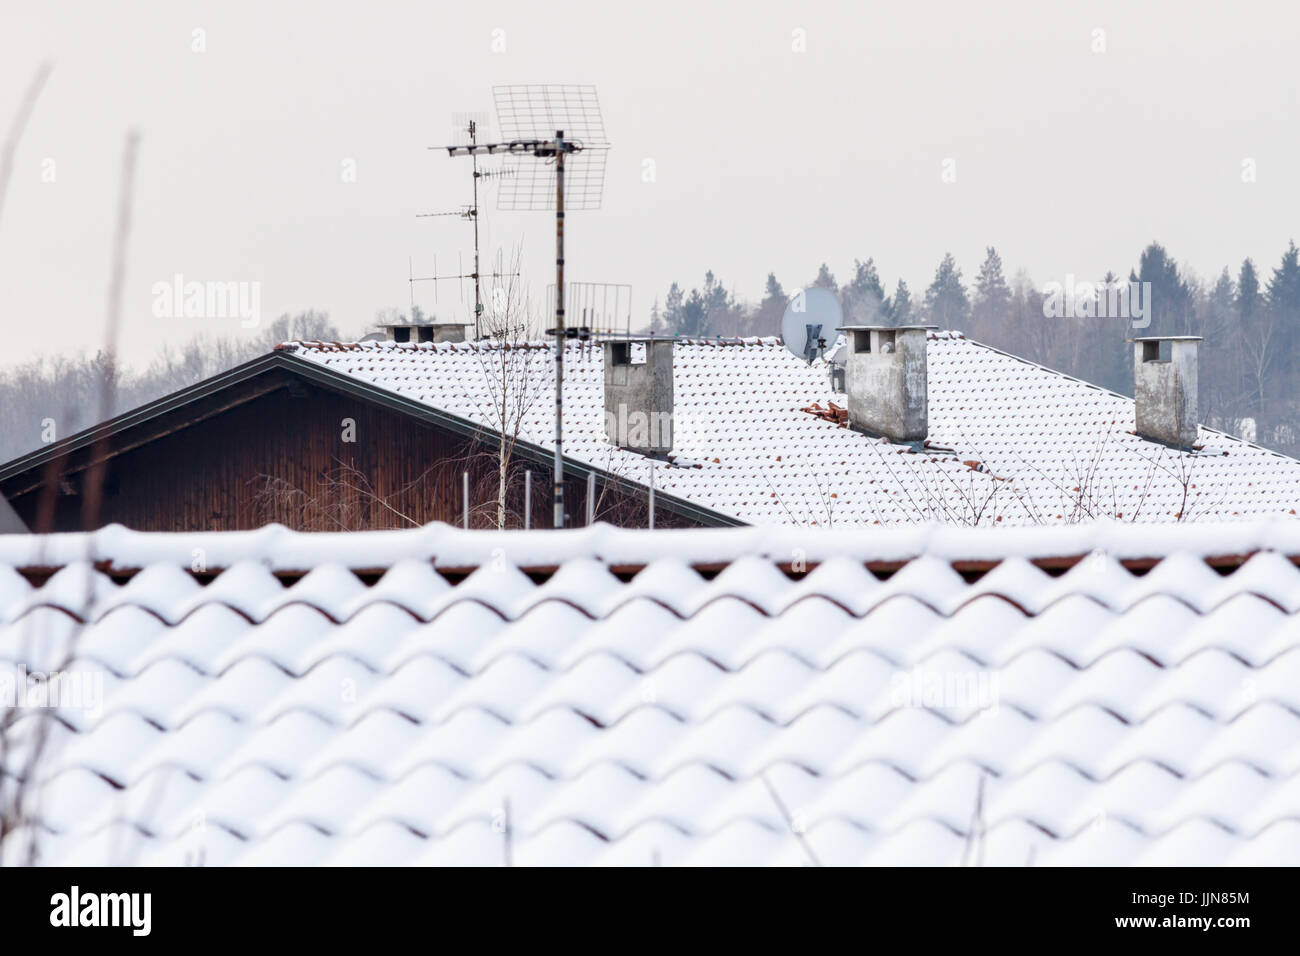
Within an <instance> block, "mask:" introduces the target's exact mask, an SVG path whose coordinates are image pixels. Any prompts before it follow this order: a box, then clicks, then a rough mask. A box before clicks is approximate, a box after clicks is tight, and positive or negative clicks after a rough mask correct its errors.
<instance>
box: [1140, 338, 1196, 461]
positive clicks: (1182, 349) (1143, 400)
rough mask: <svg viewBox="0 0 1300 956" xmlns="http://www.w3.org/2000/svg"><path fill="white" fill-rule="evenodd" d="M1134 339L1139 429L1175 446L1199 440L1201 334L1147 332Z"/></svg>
mask: <svg viewBox="0 0 1300 956" xmlns="http://www.w3.org/2000/svg"><path fill="white" fill-rule="evenodd" d="M1129 341H1131V342H1132V343H1133V401H1134V411H1135V417H1136V420H1137V433H1138V434H1139V435H1141V436H1142V437H1143V438H1149V439H1151V440H1152V441H1158V442H1161V443H1163V444H1165V445H1172V446H1174V447H1175V448H1190V447H1192V445H1194V444H1195V443H1196V425H1197V417H1196V401H1197V394H1196V374H1197V369H1196V349H1197V345H1198V344H1199V343H1200V341H1201V337H1200V336H1199V335H1147V336H1143V337H1141V338H1134V339H1130V340H1129Z"/></svg>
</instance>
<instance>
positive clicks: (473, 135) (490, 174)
mask: <svg viewBox="0 0 1300 956" xmlns="http://www.w3.org/2000/svg"><path fill="white" fill-rule="evenodd" d="M487 125H488V119H487V114H486V113H453V114H452V134H451V135H452V142H453V143H454V144H455V145H456V146H468V147H474V146H477V145H478V135H479V132H480V131H481V130H483V129H486V128H487ZM470 157H471V162H472V172H473V191H472V193H471V196H472V199H471V201H470V203H469V204H468V205H464V206H461V207H460V209H457V210H455V211H452V212H423V213H417V214H416V218H417V219H436V218H442V217H445V216H456V217H457V218H459V219H465V220H467V221H469V222H470V223H471V224H472V225H473V226H474V269H473V271H472V272H466V271H465V268H464V265H463V264H462V265H461V266H460V267H459V271H458V272H457V274H455V275H439V274H438V260H437V257H435V258H434V260H433V272H434V274H433V275H431V276H419V277H416V276H415V275H414V273H413V272H411V271H410V268H411V267H410V264H409V263H408V276H409V281H410V283H411V311H412V313H414V311H415V283H416V282H425V281H431V282H433V301H434V302H435V303H436V302H437V301H438V283H439V282H441V281H450V280H453V279H456V280H461V281H462V282H463V281H464V280H465V279H473V280H474V338H475V339H480V338H482V337H483V328H482V321H483V279H485V278H487V279H504V278H507V276H511V275H514V276H517V275H518V273H517V272H516V273H505V272H502V271H501V263H500V256H498V257H497V269H496V271H494V272H490V273H488V274H487V275H483V274H482V273H481V272H480V271H479V241H478V223H479V203H478V181H479V180H480V179H498V178H508V177H510V176H513V175H515V172H514V170H513V169H506V168H498V169H483V170H481V169H479V165H478V153H477V152H471V153H470ZM461 301H462V302H464V301H465V296H464V290H463V289H462V294H461Z"/></svg>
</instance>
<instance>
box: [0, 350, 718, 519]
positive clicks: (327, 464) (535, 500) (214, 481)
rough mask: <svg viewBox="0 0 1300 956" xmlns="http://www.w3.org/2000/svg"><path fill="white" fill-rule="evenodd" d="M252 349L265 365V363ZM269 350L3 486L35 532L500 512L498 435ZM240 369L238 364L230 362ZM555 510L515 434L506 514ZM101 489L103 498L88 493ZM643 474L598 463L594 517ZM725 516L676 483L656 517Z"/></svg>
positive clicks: (628, 502) (631, 496)
mask: <svg viewBox="0 0 1300 956" xmlns="http://www.w3.org/2000/svg"><path fill="white" fill-rule="evenodd" d="M259 363H260V364H259ZM306 365H307V363H306V362H305V361H304V360H302V359H298V358H296V357H294V356H292V355H285V354H284V353H275V354H274V355H272V356H267V357H266V358H265V359H260V360H256V361H255V362H254V363H249V366H244V367H241V369H238V370H235V371H234V373H228V374H227V375H225V376H218V377H217V378H216V379H213V380H210V381H209V382H207V383H202V384H201V385H200V386H195V387H194V388H193V389H187V390H185V391H184V392H180V393H176V395H175V396H169V397H168V398H167V399H163V400H161V401H160V402H158V403H153V404H152V405H151V406H146V407H145V408H143V409H138V410H136V411H135V412H131V413H128V414H127V415H124V416H119V418H118V419H114V420H113V422H110V423H107V424H106V425H105V426H100V427H99V428H98V429H92V430H91V431H89V432H85V433H82V434H81V435H78V436H73V437H72V438H70V439H67V440H65V441H64V442H62V443H60V444H59V445H55V446H51V447H50V448H49V449H46V450H43V451H42V452H38V453H36V454H34V455H30V456H26V457H25V458H24V459H19V460H18V461H16V462H13V463H10V465H7V466H5V468H4V469H3V470H0V491H3V493H4V494H5V496H6V497H7V498H8V499H9V501H10V502H11V504H12V505H13V507H14V509H15V510H16V511H17V512H18V514H19V515H20V516H21V517H22V519H23V521H24V522H25V523H26V524H27V526H28V528H30V529H31V530H32V531H37V532H39V531H46V530H53V531H71V530H82V529H84V528H86V527H99V526H102V525H105V524H111V523H120V524H123V525H126V526H127V527H131V528H137V529H141V530H151V531H188V530H230V529H248V528H256V527H260V526H261V525H264V524H267V523H271V522H277V523H280V524H283V525H286V526H288V527H291V528H298V529H303V530H321V531H324V530H361V529H369V528H404V527H412V526H415V525H419V524H424V523H427V522H430V521H446V522H449V523H454V524H461V523H462V520H463V516H464V508H465V501H466V496H465V494H464V492H463V487H464V485H463V481H464V479H463V477H462V476H463V475H464V474H465V473H468V475H469V496H468V502H469V511H470V526H471V527H495V526H496V522H497V509H496V499H497V467H498V462H497V442H496V438H495V435H494V434H492V433H488V432H483V431H482V430H479V429H476V428H475V427H474V426H471V425H470V424H469V423H467V422H463V421H462V420H458V419H454V418H452V417H450V416H447V415H445V414H443V413H439V412H437V411H436V410H428V409H427V408H426V407H424V406H419V407H416V406H415V405H413V404H412V403H409V402H407V401H406V400H404V399H399V398H397V397H396V396H391V394H389V393H380V392H377V391H376V390H374V389H373V388H370V387H367V386H363V385H361V384H359V383H356V382H355V381H345V380H343V378H342V377H341V376H339V375H338V373H334V372H330V371H328V370H324V369H321V368H320V367H319V366H315V367H306ZM241 372H242V373H243V374H239V373H241ZM525 471H531V472H532V491H533V495H532V509H531V515H532V526H533V527H550V525H551V515H552V509H551V484H550V482H551V469H550V467H549V457H548V456H547V455H546V454H545V453H544V451H543V450H542V449H538V448H535V447H533V446H528V445H526V444H523V443H521V444H520V445H519V446H518V447H517V449H516V452H515V455H514V460H513V463H512V467H511V470H510V474H509V476H508V478H509V480H508V489H509V491H508V495H507V521H506V523H507V526H509V527H522V526H523V520H524V513H525V507H524V487H525ZM566 478H568V480H566V487H565V496H566V504H567V511H568V514H569V521H568V524H569V526H574V525H580V524H583V523H585V518H586V511H587V502H586V497H587V487H588V484H587V475H586V468H585V466H580V465H574V466H569V465H566ZM96 489H98V490H99V493H100V496H99V497H100V500H98V501H96V500H95V498H96V495H95V492H96ZM647 497H648V495H647V492H646V491H645V489H643V488H640V487H638V486H636V485H633V484H630V483H628V482H625V481H623V480H620V479H618V478H616V477H614V476H609V475H603V474H600V473H597V478H596V495H595V501H596V509H595V510H596V519H597V520H599V521H607V522H610V523H612V524H619V525H624V526H629V527H645V525H646V523H647V521H648V501H647ZM719 523H729V522H726V520H725V519H722V521H719V520H715V517H714V516H713V515H712V514H711V513H709V512H707V511H706V510H705V509H696V508H693V507H692V506H690V505H689V504H688V503H685V502H681V501H678V500H676V499H673V498H671V497H670V496H664V495H660V496H658V497H657V498H656V508H655V524H656V526H657V527H684V526H698V525H710V524H719Z"/></svg>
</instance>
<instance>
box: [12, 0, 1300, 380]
mask: <svg viewBox="0 0 1300 956" xmlns="http://www.w3.org/2000/svg"><path fill="white" fill-rule="evenodd" d="M3 5H4V14H3V20H4V26H3V30H0V125H3V126H4V127H6V128H7V126H8V124H9V122H10V119H11V117H12V116H13V114H14V112H15V110H16V108H17V104H18V101H19V98H20V95H21V91H22V90H23V89H24V87H25V86H26V84H27V83H28V81H29V79H30V77H31V75H32V73H33V72H34V71H35V69H36V67H37V65H38V64H39V63H40V61H41V60H42V59H43V58H46V57H49V58H51V59H53V60H54V64H55V69H54V73H53V75H52V76H51V78H50V81H49V83H48V84H47V86H46V88H45V91H44V93H43V95H42V97H41V99H40V101H39V103H38V105H37V107H36V111H35V114H34V116H33V118H32V121H31V123H30V125H29V127H28V129H27V132H26V136H25V138H24V140H23V142H22V145H21V148H20V150H19V153H18V156H17V164H16V167H15V170H14V178H13V181H12V182H11V184H10V189H9V194H8V197H7V199H6V202H5V207H4V211H3V220H2V221H0V316H2V319H3V323H4V334H3V338H2V339H0V362H6V363H7V362H11V361H14V360H17V359H23V358H27V357H29V356H31V355H33V354H34V353H36V352H37V351H40V350H62V351H68V350H75V349H78V348H85V349H88V350H90V351H93V350H94V348H95V347H96V346H97V345H98V343H99V342H100V341H101V339H102V335H103V331H102V329H103V317H104V314H105V296H106V289H107V284H108V274H109V250H110V245H111V234H112V224H113V210H114V204H115V201H116V199H115V192H116V180H117V172H118V163H119V157H120V153H121V148H122V138H123V134H124V132H125V130H126V129H127V128H128V127H129V126H132V125H134V126H136V127H137V128H138V129H139V130H140V132H141V134H142V142H141V146H140V150H141V152H140V165H139V168H138V173H137V201H136V206H135V219H134V232H133V235H132V239H131V245H130V259H129V271H128V277H127V286H126V298H125V315H124V325H123V333H122V335H123V338H122V349H123V351H124V353H125V354H126V355H127V356H128V357H129V358H131V359H134V360H142V359H145V358H147V357H148V356H149V355H151V354H152V353H153V352H154V351H155V349H156V348H157V347H158V344H159V342H160V341H163V340H166V341H172V342H181V341H183V340H184V339H186V338H188V337H189V336H190V335H192V334H194V333H195V332H200V331H203V332H214V333H238V332H240V322H239V320H238V319H184V318H179V319H178V318H156V317H155V316H154V315H153V313H152V310H151V304H152V302H153V296H152V293H151V289H152V286H153V284H154V283H156V282H159V281H170V280H171V279H172V277H173V276H174V275H175V274H176V273H180V274H182V275H184V276H185V278H186V279H187V280H200V281H241V282H260V283H261V287H260V288H261V312H262V315H263V319H264V321H266V320H269V319H270V318H273V317H274V316H275V315H278V314H279V313H281V312H285V311H298V310H301V309H305V308H308V307H314V308H317V309H323V310H327V311H328V312H329V313H330V314H331V317H332V318H333V319H334V321H335V322H336V323H337V324H338V325H339V326H340V327H341V328H343V329H344V330H345V331H350V332H359V331H360V330H362V329H363V328H364V327H365V326H366V325H367V324H368V323H369V322H370V321H371V320H372V319H373V317H374V313H375V310H376V309H377V308H380V307H383V306H390V305H396V306H402V307H405V306H406V304H407V302H408V286H407V282H406V276H407V259H408V256H413V257H414V258H415V262H416V268H417V270H419V269H421V268H422V267H431V266H432V256H433V255H434V254H437V256H438V259H439V264H440V265H442V266H450V265H452V264H453V263H454V261H455V256H456V254H457V252H459V251H462V250H465V249H467V248H468V247H469V231H468V227H466V226H463V225H461V224H460V223H458V222H457V221H456V220H452V219H441V220H428V219H423V220H417V219H416V218H414V217H415V214H416V213H417V212H423V211H429V210H444V209H454V208H456V207H457V206H458V205H459V204H460V203H461V202H462V201H464V200H465V198H466V187H467V184H468V169H467V166H466V165H465V163H466V161H465V160H453V159H448V158H447V157H446V156H445V155H441V154H438V153H433V152H430V151H428V150H427V149H426V148H425V147H427V146H430V145H434V144H441V143H443V142H445V141H446V140H447V139H448V137H449V135H450V126H451V121H450V116H451V114H452V113H453V112H456V111H467V110H489V109H490V108H491V102H492V101H491V87H492V86H493V85H494V84H502V83H542V82H549V83H592V84H595V85H596V86H597V88H598V90H599V94H600V100H601V106H602V108H603V111H604V114H605V123H606V128H607V130H608V132H609V135H610V139H611V141H612V142H613V145H614V148H613V150H612V151H611V153H610V156H609V167H608V172H607V177H606V189H605V202H604V208H603V209H602V210H600V211H599V212H583V213H575V214H573V215H572V217H571V218H570V221H569V232H568V260H569V268H570V278H572V279H576V280H588V281H604V282H629V283H632V284H633V286H634V306H635V307H636V311H637V313H638V316H639V317H640V316H643V315H644V314H645V313H646V312H648V310H649V307H650V303H651V301H652V300H653V298H654V297H655V296H656V295H657V296H660V297H661V298H662V296H663V293H664V291H665V289H666V288H667V286H668V284H669V282H671V281H672V280H674V279H676V280H678V281H680V282H682V283H683V284H688V283H689V284H697V283H699V282H700V280H701V279H702V276H703V273H704V270H705V269H713V270H714V271H715V272H716V273H717V274H718V275H719V276H720V277H721V278H722V279H723V280H724V281H725V282H726V283H727V285H728V286H729V287H734V289H735V291H736V292H737V293H738V294H740V295H741V296H743V297H749V298H757V297H758V296H759V295H760V294H761V290H762V281H763V279H764V277H765V276H766V274H767V272H768V271H769V270H774V271H775V272H776V273H777V276H778V277H779V278H780V279H781V280H782V282H783V283H785V285H786V288H787V289H790V288H793V287H795V286H796V285H797V284H798V283H800V282H801V281H806V280H808V279H810V278H811V277H812V275H813V274H814V273H815V270H816V267H817V265H818V263H820V262H822V261H823V260H825V261H827V262H828V263H829V264H830V266H831V268H832V270H833V271H834V272H836V274H837V275H838V276H840V278H845V277H846V276H847V273H848V271H849V268H850V264H851V262H852V260H853V259H854V258H855V257H858V258H866V257H867V256H874V257H875V259H876V262H877V264H878V266H879V268H880V271H881V273H882V276H883V277H884V279H885V281H886V283H887V285H888V286H889V287H890V289H891V290H892V288H893V285H894V283H895V282H896V281H897V279H898V277H899V276H900V275H901V276H902V277H903V278H905V279H906V280H907V281H908V284H909V285H910V286H911V287H912V289H913V293H914V296H916V295H918V294H919V292H920V291H921V289H923V288H924V286H925V285H926V284H927V283H928V282H929V279H930V277H931V276H932V275H933V272H934V268H935V265H936V264H937V262H938V260H939V259H940V257H941V256H942V255H943V253H944V252H945V251H948V250H951V251H952V252H953V253H954V254H955V255H956V256H957V259H958V262H959V264H960V265H961V267H962V269H963V273H964V276H965V278H966V279H967V280H968V281H969V280H971V279H973V277H974V274H975V272H976V270H977V269H978V266H979V262H980V260H981V259H982V258H983V251H984V247H985V246H986V245H989V244H992V245H995V246H997V248H998V250H999V252H1000V253H1001V254H1002V258H1003V261H1004V263H1005V265H1006V268H1007V270H1008V273H1009V274H1010V273H1013V272H1014V271H1015V270H1017V269H1019V268H1021V267H1024V268H1026V269H1028V270H1029V272H1030V274H1031V276H1032V277H1033V279H1034V280H1035V282H1036V283H1037V284H1038V285H1040V286H1041V285H1042V284H1043V283H1045V282H1048V281H1053V280H1055V281H1064V279H1065V276H1066V274H1067V273H1073V274H1075V275H1076V276H1078V277H1079V278H1080V279H1083V278H1097V277H1100V276H1101V275H1102V274H1103V273H1104V272H1105V271H1106V270H1107V269H1114V270H1115V271H1117V272H1118V271H1121V270H1123V271H1127V269H1128V268H1129V267H1130V266H1131V265H1133V264H1134V263H1135V262H1136V259H1137V256H1138V253H1139V252H1140V250H1141V248H1142V246H1143V245H1144V244H1145V243H1147V242H1148V241H1150V240H1151V239H1153V238H1156V239H1159V240H1160V241H1161V242H1163V243H1164V244H1165V245H1166V246H1167V247H1168V248H1169V250H1170V251H1171V253H1172V254H1173V255H1174V256H1175V257H1177V258H1178V259H1179V260H1180V261H1182V262H1185V263H1187V264H1188V265H1190V266H1191V267H1192V268H1193V269H1195V270H1196V271H1197V272H1199V273H1200V274H1202V275H1209V274H1213V273H1216V272H1217V271H1218V270H1219V269H1220V268H1221V267H1222V266H1223V265H1225V264H1230V265H1231V266H1232V268H1233V271H1234V272H1235V271H1236V267H1237V265H1238V264H1239V263H1240V261H1241V259H1242V258H1243V257H1244V256H1247V255H1249V256H1253V257H1255V258H1256V261H1257V263H1258V264H1259V265H1261V266H1262V267H1264V268H1266V269H1268V268H1271V267H1272V266H1273V264H1274V263H1275V261H1276V259H1277V258H1278V256H1279V255H1280V253H1281V251H1282V249H1283V248H1284V247H1285V244H1286V242H1287V240H1288V239H1289V238H1290V237H1291V236H1292V235H1295V234H1296V233H1300V229H1298V228H1297V221H1296V219H1295V212H1296V210H1300V124H1297V123H1296V116H1297V112H1298V110H1297V106H1300V103H1298V99H1300V92H1298V91H1300V83H1298V82H1297V79H1296V72H1295V71H1296V67H1295V59H1294V47H1295V39H1296V36H1297V34H1298V33H1300V31H1298V29H1297V28H1298V27H1300V6H1298V5H1297V4H1294V3H1285V2H1280V0H1278V2H1272V3H1242V2H1237V3H1189V2H1183V3H1154V2H1133V0H1129V2H1120V3H1056V2H1054V3H1042V2H1041V0H1039V2H1024V3H1020V2H1014V3H1013V2H1002V3H999V2H986V3H978V4H976V3H967V2H944V3H898V4H890V5H888V7H887V8H886V9H872V8H868V7H867V5H865V4H850V3H830V2H824V0H823V2H808V0H805V2H789V3H744V4H740V3H728V4H722V3H715V2H700V0H694V2H689V3H679V2H676V0H662V2H657V3H653V4H637V5H627V4H618V5H615V4H610V3H590V4H588V3H575V2H571V0H561V2H557V3H554V4H545V3H537V2H530V3H516V2H505V0H498V2H494V3H491V4H480V3H466V2H462V3H457V4H451V3H444V2H430V0H421V2H410V3H397V2H391V3H385V2H371V3H365V4H362V3H349V4H343V3H329V4H325V3H313V4H298V3H294V4H290V3H243V2H221V3H182V2H150V3H145V2H139V3H115V4H111V5H110V4H103V3H90V2H84V3H48V2H47V3H33V2H21V0H3ZM873 6H878V7H884V6H885V5H873ZM196 29H200V30H203V31H205V32H204V39H205V42H206V51H205V52H194V51H193V50H192V46H193V43H194V33H193V31H194V30H196ZM796 29H800V30H803V31H805V34H804V35H805V36H806V52H795V51H794V50H793V49H792V46H793V45H794V44H793V37H794V34H793V31H795V30H796ZM1098 29H1100V30H1103V31H1104V44H1105V52H1094V51H1093V47H1094V45H1096V44H1097V40H1098V35H1097V34H1096V33H1095V32H1094V31H1096V30H1098ZM494 30H502V31H504V40H505V50H504V51H503V52H493V49H492V47H493V40H494V33H493V31H494ZM497 37H498V39H499V38H500V34H498V35H497ZM947 158H951V159H953V160H955V170H956V182H948V183H945V182H943V181H942V177H941V172H942V169H943V161H944V160H945V159H947ZM347 159H353V160H355V163H356V181H355V182H344V181H343V176H342V175H341V171H342V168H343V163H344V161H345V160H347ZM646 159H652V160H653V161H654V167H655V181H654V182H645V181H644V180H643V169H644V160H646ZM1248 159H1249V160H1253V161H1254V163H1255V168H1256V170H1257V181H1256V182H1253V183H1243V181H1242V163H1243V160H1248ZM50 160H52V161H53V165H52V166H51V165H50V163H49V162H48V161H50ZM51 169H52V170H53V172H54V177H55V179H54V181H53V182H44V181H43V177H44V178H48V174H49V172H50V171H51ZM486 221H487V224H488V230H487V237H486V242H485V248H487V249H495V248H497V247H499V246H504V247H507V248H508V247H509V246H510V245H511V244H512V243H514V242H516V241H520V240H522V241H523V243H524V254H525V263H526V272H527V276H526V278H527V279H528V281H529V282H530V284H531V286H532V288H533V290H534V291H535V292H536V293H539V294H540V292H541V291H542V290H543V289H544V287H545V285H546V284H547V282H549V281H550V279H551V275H552V272H551V270H552V268H553V265H552V260H553V245H552V242H553V220H552V219H551V218H550V217H549V216H547V215H546V214H544V213H503V212H497V211H496V210H495V209H494V208H491V207H490V204H489V205H488V208H487V209H486ZM440 297H441V298H442V308H440V309H439V310H438V311H439V314H440V315H446V316H448V317H452V316H453V315H455V314H457V312H458V310H459V314H460V315H461V316H462V317H463V316H464V314H465V313H464V311H463V310H462V309H461V307H460V305H459V301H458V296H457V294H456V292H455V290H454V288H452V287H451V286H448V287H446V288H445V290H444V291H443V292H442V293H440ZM421 301H422V304H423V305H424V306H425V307H426V308H432V307H433V303H432V301H431V298H429V297H428V290H427V289H426V290H425V295H424V298H423V299H422V300H421Z"/></svg>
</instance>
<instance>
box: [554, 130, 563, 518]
mask: <svg viewBox="0 0 1300 956" xmlns="http://www.w3.org/2000/svg"><path fill="white" fill-rule="evenodd" d="M563 448H564V130H556V132H555V519H554V525H555V527H557V528H563V527H564V451H563Z"/></svg>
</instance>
